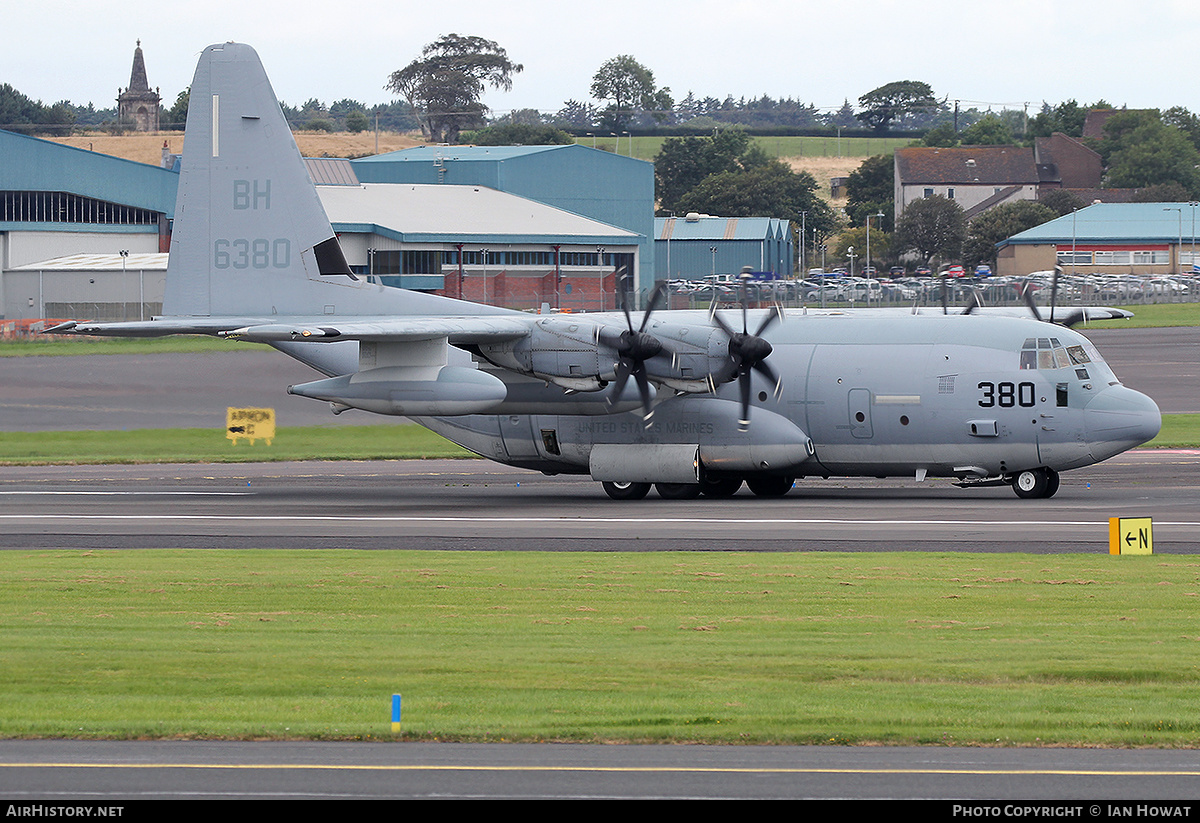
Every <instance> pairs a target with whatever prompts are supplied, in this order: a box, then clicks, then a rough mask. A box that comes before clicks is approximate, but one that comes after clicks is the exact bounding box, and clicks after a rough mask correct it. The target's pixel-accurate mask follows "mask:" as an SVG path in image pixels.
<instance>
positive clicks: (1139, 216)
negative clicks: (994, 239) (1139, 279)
mask: <svg viewBox="0 0 1200 823" xmlns="http://www.w3.org/2000/svg"><path fill="white" fill-rule="evenodd" d="M1198 209H1200V204H1194V203H1094V204H1092V205H1090V206H1088V207H1087V208H1083V209H1080V210H1079V211H1077V212H1075V213H1073V214H1068V215H1065V216H1063V217H1059V218H1057V219H1055V220H1051V221H1050V222H1048V223H1043V224H1042V225H1040V226H1034V227H1033V228H1032V229H1027V230H1025V231H1023V232H1020V233H1019V234H1014V235H1013V236H1012V237H1010V238H1008V239H1007V240H1004V241H1002V242H1000V243H998V244H997V255H996V273H997V274H1001V275H1014V274H1015V275H1020V274H1028V273H1029V272H1031V271H1045V270H1047V269H1051V268H1053V267H1054V266H1055V265H1059V266H1062V267H1063V270H1064V271H1077V272H1080V273H1084V272H1087V273H1094V274H1140V275H1146V274H1172V273H1177V272H1181V271H1191V270H1192V265H1193V264H1194V263H1200V256H1197V254H1196V232H1197V231H1198V230H1200V225H1198V224H1197V222H1196V218H1197V217H1198V216H1200V215H1197V211H1198Z"/></svg>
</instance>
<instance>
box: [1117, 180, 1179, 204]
mask: <svg viewBox="0 0 1200 823" xmlns="http://www.w3.org/2000/svg"><path fill="white" fill-rule="evenodd" d="M1191 199H1192V197H1191V194H1190V193H1189V192H1188V190H1187V189H1185V188H1184V187H1183V186H1181V185H1179V184H1178V183H1176V182H1175V181H1174V180H1172V181H1170V182H1168V183H1156V184H1154V185H1153V186H1147V187H1146V188H1144V189H1138V190H1137V191H1136V192H1134V193H1133V196H1132V197H1130V198H1129V201H1130V202H1131V203H1181V202H1183V201H1185V200H1191Z"/></svg>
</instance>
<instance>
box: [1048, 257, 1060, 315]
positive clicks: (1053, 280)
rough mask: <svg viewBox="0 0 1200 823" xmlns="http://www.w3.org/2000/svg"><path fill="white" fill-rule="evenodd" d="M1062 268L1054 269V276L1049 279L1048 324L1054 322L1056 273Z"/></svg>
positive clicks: (1056, 289)
mask: <svg viewBox="0 0 1200 823" xmlns="http://www.w3.org/2000/svg"><path fill="white" fill-rule="evenodd" d="M1061 271H1062V266H1055V267H1054V276H1053V277H1052V278H1050V322H1051V323H1053V322H1054V304H1055V303H1056V302H1057V301H1058V273H1059V272H1061Z"/></svg>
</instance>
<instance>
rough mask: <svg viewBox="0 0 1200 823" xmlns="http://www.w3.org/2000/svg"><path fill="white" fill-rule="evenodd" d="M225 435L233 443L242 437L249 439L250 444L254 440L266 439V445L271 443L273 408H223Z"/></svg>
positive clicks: (272, 437)
mask: <svg viewBox="0 0 1200 823" xmlns="http://www.w3.org/2000/svg"><path fill="white" fill-rule="evenodd" d="M225 436H226V437H228V438H229V439H230V440H232V441H233V442H234V444H235V445H236V444H237V442H238V441H239V440H242V439H245V440H249V441H250V445H252V446H253V445H254V441H255V440H266V441H267V445H268V446H269V445H271V441H272V440H274V439H275V410H274V409H235V408H233V407H232V406H230V407H228V408H227V409H226V410H225Z"/></svg>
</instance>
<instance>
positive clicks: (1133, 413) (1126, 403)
mask: <svg viewBox="0 0 1200 823" xmlns="http://www.w3.org/2000/svg"><path fill="white" fill-rule="evenodd" d="M1083 416H1084V425H1085V427H1086V430H1087V439H1088V442H1089V443H1090V445H1091V452H1092V457H1093V458H1095V459H1096V460H1106V459H1108V458H1109V457H1112V456H1113V455H1117V454H1120V453H1121V452H1123V451H1126V450H1127V449H1132V448H1133V447H1134V446H1140V445H1141V444H1142V443H1145V442H1146V441H1147V440H1153V439H1154V437H1155V436H1156V435H1157V434H1158V431H1159V429H1160V428H1162V413H1161V412H1159V410H1158V405H1157V404H1156V403H1155V402H1154V401H1153V400H1151V399H1150V398H1149V397H1147V396H1146V395H1144V394H1142V393H1141V392H1139V391H1134V390H1133V389H1130V388H1126V387H1125V386H1109V387H1108V388H1107V389H1104V390H1103V391H1102V392H1100V393H1099V394H1098V395H1096V396H1095V397H1094V398H1092V401H1091V402H1090V403H1088V404H1087V406H1086V407H1084V411H1083Z"/></svg>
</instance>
